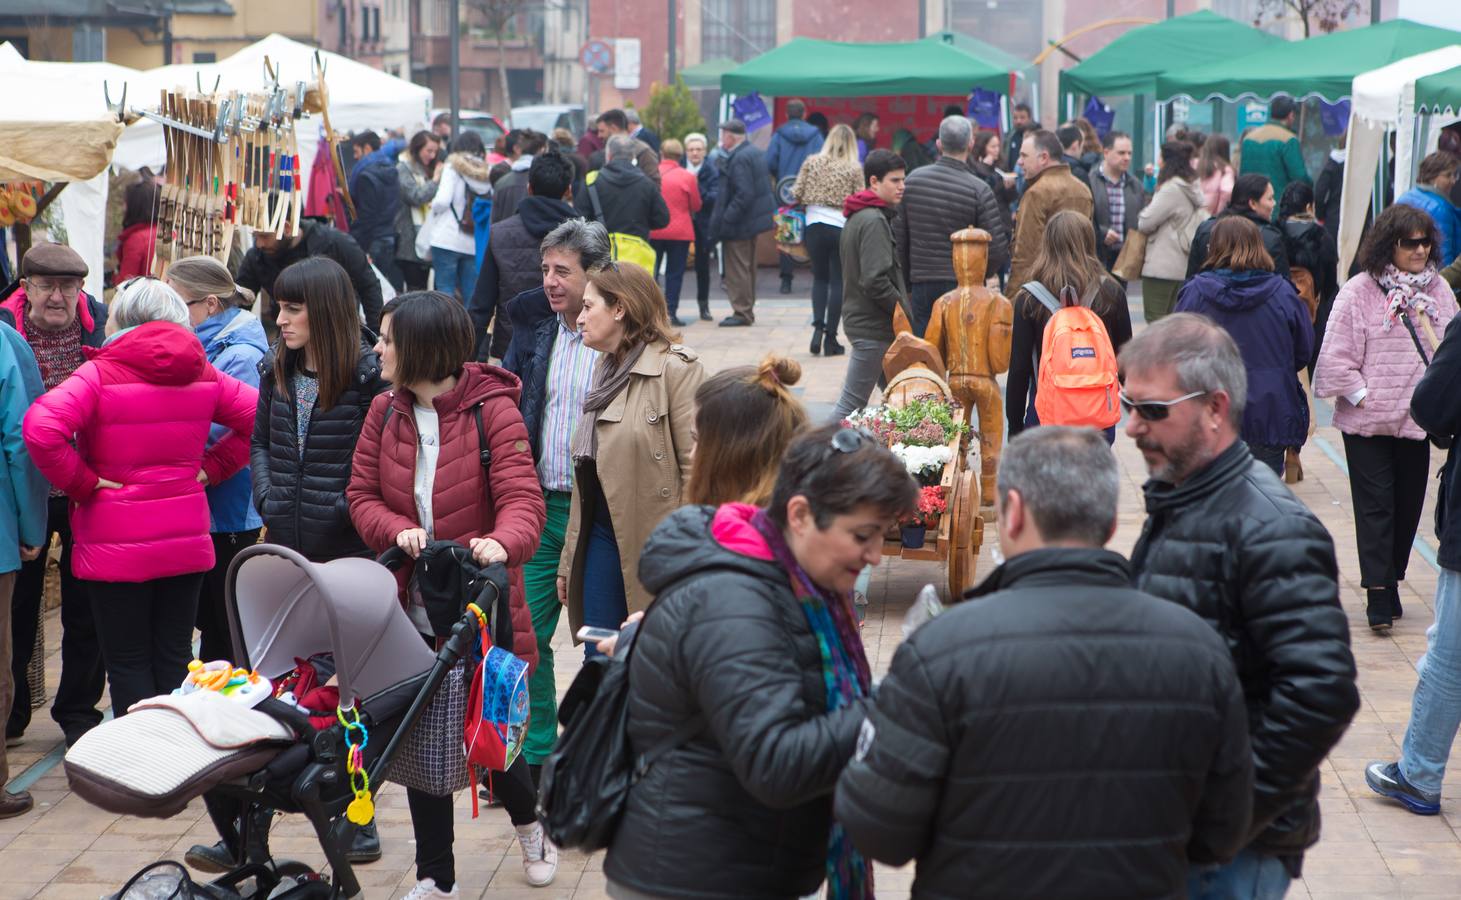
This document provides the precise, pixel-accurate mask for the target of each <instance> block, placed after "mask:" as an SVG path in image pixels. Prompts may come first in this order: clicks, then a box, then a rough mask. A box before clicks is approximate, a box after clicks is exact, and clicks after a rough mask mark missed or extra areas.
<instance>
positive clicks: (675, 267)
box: [650, 241, 690, 319]
mask: <svg viewBox="0 0 1461 900" xmlns="http://www.w3.org/2000/svg"><path fill="white" fill-rule="evenodd" d="M650 244H651V245H652V246H653V247H654V267H655V270H656V271H658V270H659V261H660V260H661V259H663V260H665V307H666V308H667V309H669V311H670V318H672V319H673V318H674V317H675V314H676V313H677V312H679V310H680V285H682V284H684V283H685V263H687V262H689V261H690V242H689V241H650Z"/></svg>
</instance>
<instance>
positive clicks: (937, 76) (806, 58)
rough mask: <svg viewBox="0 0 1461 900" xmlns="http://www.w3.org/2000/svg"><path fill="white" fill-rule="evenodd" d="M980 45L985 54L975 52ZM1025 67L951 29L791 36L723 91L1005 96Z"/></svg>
mask: <svg viewBox="0 0 1461 900" xmlns="http://www.w3.org/2000/svg"><path fill="white" fill-rule="evenodd" d="M980 48H983V50H982V52H983V53H984V54H985V55H984V56H980V55H976V53H979V52H981V50H980ZM990 51H993V52H990ZM1029 68H1030V64H1029V63H1028V62H1025V61H1023V60H1020V59H1018V58H1017V57H1013V56H1010V55H1009V54H1008V53H1005V52H1003V51H1000V50H996V49H995V48H993V47H989V46H988V45H987V44H984V43H983V42H982V41H978V40H976V39H975V38H971V37H967V36H964V35H957V34H953V33H950V32H943V33H940V34H934V35H930V36H928V37H926V38H923V39H922V40H918V41H904V42H901V43H845V42H842V41H821V40H815V39H813V38H793V39H792V40H791V41H788V42H787V43H785V44H782V45H781V46H780V47H777V48H776V49H774V50H769V51H767V52H766V53H763V54H761V55H760V56H758V57H756V58H755V59H753V60H750V61H749V62H746V63H744V64H742V65H741V66H739V67H737V68H735V69H733V70H732V71H730V72H727V73H726V74H725V75H724V76H722V77H721V79H720V89H721V90H722V91H724V92H725V93H728V94H749V93H750V92H751V91H759V92H761V93H762V94H766V95H768V96H773V97H790V96H798V95H805V96H812V97H878V96H895V95H904V96H907V95H951V94H967V93H969V92H970V91H971V90H973V89H974V88H984V89H985V90H988V91H995V92H997V93H1000V94H1004V93H1007V92H1008V91H1009V86H1010V75H1011V74H1012V72H1013V73H1018V72H1022V71H1024V70H1027V69H1029Z"/></svg>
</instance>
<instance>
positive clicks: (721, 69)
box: [680, 57, 740, 91]
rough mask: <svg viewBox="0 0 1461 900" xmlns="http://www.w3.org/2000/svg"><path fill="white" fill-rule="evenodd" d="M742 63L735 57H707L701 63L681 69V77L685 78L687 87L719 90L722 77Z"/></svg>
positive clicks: (697, 89) (694, 89)
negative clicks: (734, 58)
mask: <svg viewBox="0 0 1461 900" xmlns="http://www.w3.org/2000/svg"><path fill="white" fill-rule="evenodd" d="M738 65H740V63H738V62H736V61H735V60H733V59H726V58H725V57H719V58H717V59H707V60H706V61H705V62H703V63H700V64H699V65H695V66H689V67H687V68H684V69H681V70H680V78H682V79H684V82H685V87H687V88H689V89H690V90H692V91H699V90H706V89H710V90H718V89H719V88H720V77H721V76H722V75H724V74H725V73H727V72H729V71H731V70H732V69H734V68H735V67H736V66H738Z"/></svg>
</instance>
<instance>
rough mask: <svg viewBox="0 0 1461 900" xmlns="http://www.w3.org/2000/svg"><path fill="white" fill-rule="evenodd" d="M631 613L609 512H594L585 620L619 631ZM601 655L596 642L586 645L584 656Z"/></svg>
mask: <svg viewBox="0 0 1461 900" xmlns="http://www.w3.org/2000/svg"><path fill="white" fill-rule="evenodd" d="M628 617H629V600H628V597H627V596H626V595H625V593H624V570H623V569H622V568H620V563H619V543H618V541H616V540H615V539H614V526H613V523H612V522H611V521H610V520H609V517H608V515H607V513H604V514H602V515H599V516H595V518H594V524H593V529H592V530H591V531H590V532H589V537H588V550H587V552H585V553H584V559H583V624H585V625H592V626H594V627H595V628H608V629H611V630H613V631H618V630H619V626H620V625H622V624H624V620H625V619H627V618H628ZM598 655H599V651H598V648H597V647H595V646H594V645H593V643H591V642H590V643H586V644H584V645H583V657H584V659H592V658H594V657H595V656H598Z"/></svg>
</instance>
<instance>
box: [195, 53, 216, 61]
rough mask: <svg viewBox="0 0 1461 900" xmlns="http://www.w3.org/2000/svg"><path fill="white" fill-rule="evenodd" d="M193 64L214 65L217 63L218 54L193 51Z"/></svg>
mask: <svg viewBox="0 0 1461 900" xmlns="http://www.w3.org/2000/svg"><path fill="white" fill-rule="evenodd" d="M193 62H195V63H215V62H218V54H217V53H214V52H213V51H211V50H195V51H193Z"/></svg>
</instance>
